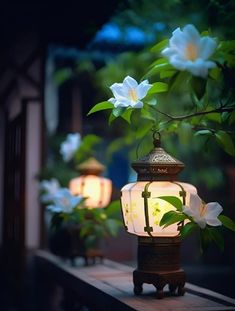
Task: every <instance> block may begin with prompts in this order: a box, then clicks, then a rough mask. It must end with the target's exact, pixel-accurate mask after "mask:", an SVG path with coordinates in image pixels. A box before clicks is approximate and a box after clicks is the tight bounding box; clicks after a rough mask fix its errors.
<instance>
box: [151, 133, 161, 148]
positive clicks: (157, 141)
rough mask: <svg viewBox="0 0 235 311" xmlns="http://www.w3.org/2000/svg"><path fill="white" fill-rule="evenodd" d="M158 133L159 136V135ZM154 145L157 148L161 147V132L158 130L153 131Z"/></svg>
mask: <svg viewBox="0 0 235 311" xmlns="http://www.w3.org/2000/svg"><path fill="white" fill-rule="evenodd" d="M157 135H158V137H157ZM153 145H154V147H155V148H160V147H161V134H160V133H159V132H157V131H154V132H153Z"/></svg>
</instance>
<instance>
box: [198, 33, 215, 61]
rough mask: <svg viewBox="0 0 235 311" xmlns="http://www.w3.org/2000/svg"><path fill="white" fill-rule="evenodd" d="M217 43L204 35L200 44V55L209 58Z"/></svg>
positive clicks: (205, 58)
mask: <svg viewBox="0 0 235 311" xmlns="http://www.w3.org/2000/svg"><path fill="white" fill-rule="evenodd" d="M216 46H217V43H216V41H215V40H214V39H212V38H210V37H203V38H201V40H200V44H199V57H200V58H202V59H204V60H207V59H208V58H209V57H210V56H211V55H212V54H213V53H214V51H215V48H216Z"/></svg>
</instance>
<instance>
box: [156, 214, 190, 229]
mask: <svg viewBox="0 0 235 311" xmlns="http://www.w3.org/2000/svg"><path fill="white" fill-rule="evenodd" d="M186 218H187V216H186V215H184V214H181V213H178V212H176V211H169V212H167V213H165V214H164V215H163V217H162V219H161V221H160V226H164V228H166V227H168V226H170V225H172V224H174V223H178V222H181V221H184V220H185V219H186Z"/></svg>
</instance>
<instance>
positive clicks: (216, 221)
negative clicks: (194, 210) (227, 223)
mask: <svg viewBox="0 0 235 311" xmlns="http://www.w3.org/2000/svg"><path fill="white" fill-rule="evenodd" d="M206 223H207V224H208V225H210V226H214V227H215V226H221V225H222V222H221V221H220V220H219V219H218V218H212V219H206Z"/></svg>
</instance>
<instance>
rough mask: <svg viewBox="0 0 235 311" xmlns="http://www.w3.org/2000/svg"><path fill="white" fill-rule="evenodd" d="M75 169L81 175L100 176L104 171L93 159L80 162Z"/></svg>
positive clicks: (102, 166)
mask: <svg viewBox="0 0 235 311" xmlns="http://www.w3.org/2000/svg"><path fill="white" fill-rule="evenodd" d="M77 168H78V170H79V172H80V173H81V174H82V175H100V174H101V173H102V172H103V171H104V170H105V166H104V165H103V164H101V163H100V162H99V161H97V160H96V159H95V158H94V157H90V158H89V159H88V160H86V161H84V162H82V163H81V164H79V165H78V166H77Z"/></svg>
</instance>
